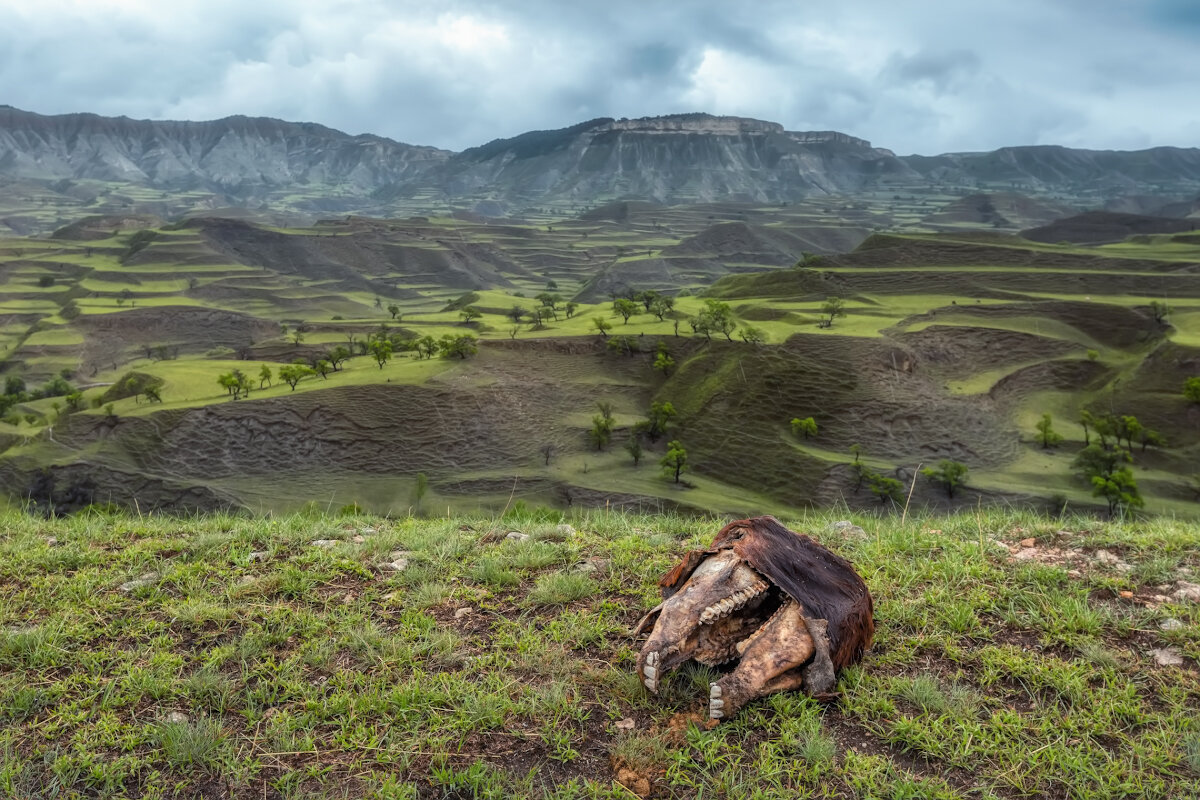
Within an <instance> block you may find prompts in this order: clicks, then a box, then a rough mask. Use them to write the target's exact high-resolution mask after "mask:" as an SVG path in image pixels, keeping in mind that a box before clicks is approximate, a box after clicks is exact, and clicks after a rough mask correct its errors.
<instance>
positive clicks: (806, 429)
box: [792, 417, 817, 439]
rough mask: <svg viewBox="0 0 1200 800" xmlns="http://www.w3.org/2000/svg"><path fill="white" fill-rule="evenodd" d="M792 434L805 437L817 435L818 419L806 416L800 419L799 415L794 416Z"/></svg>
mask: <svg viewBox="0 0 1200 800" xmlns="http://www.w3.org/2000/svg"><path fill="white" fill-rule="evenodd" d="M792 435H793V436H802V437H804V438H805V439H807V438H809V437H810V436H816V435H817V421H816V420H815V419H813V418H812V417H805V418H804V419H800V418H799V417H793V418H792Z"/></svg>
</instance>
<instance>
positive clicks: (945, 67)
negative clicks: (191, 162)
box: [0, 0, 1200, 154]
mask: <svg viewBox="0 0 1200 800" xmlns="http://www.w3.org/2000/svg"><path fill="white" fill-rule="evenodd" d="M746 6H749V7H750V8H752V9H753V10H752V11H747V10H746ZM1195 8H1196V6H1195V5H1194V4H1193V3H1191V2H1190V0H1090V1H1086V2H1085V0H1009V2H1007V3H989V4H986V5H985V4H982V3H974V2H962V0H910V1H909V2H901V3H897V2H894V0H893V1H891V2H889V1H888V0H860V1H859V2H854V3H840V4H833V3H826V4H814V3H797V2H794V0H786V1H785V0H759V2H756V3H754V4H732V3H728V2H716V1H715V0H693V1H692V2H688V3H674V2H666V0H637V1H636V2H635V0H605V2H592V0H581V2H578V3H563V2H561V0H492V1H491V2H485V1H484V0H473V1H472V0H449V2H447V1H445V0H441V1H438V2H434V1H432V0H425V2H417V1H416V0H320V1H319V2H317V1H316V0H254V2H246V1H245V0H236V1H235V0H205V1H204V2H195V1H194V0H172V2H170V3H162V2H160V0H38V2H37V3H30V2H27V0H0V103H8V104H10V105H14V106H17V107H19V108H25V109H28V110H31V111H38V112H41V113H66V112H71V111H94V112H96V113H100V114H106V115H120V114H124V115H127V116H131V117H139V118H142V117H144V118H156V119H213V118H217V117H222V116H227V115H231V114H246V115H251V116H272V117H280V118H283V119H289V120H295V121H312V122H319V123H322V124H325V125H329V126H331V127H334V128H339V129H341V130H345V131H348V132H350V133H363V132H370V133H377V134H380V135H383V136H388V137H391V138H394V139H398V140H401V141H406V142H410V143H414V144H431V145H437V146H440V147H446V148H450V149H455V150H458V149H462V148H464V147H469V146H472V145H476V144H481V143H483V142H485V141H487V140H489V139H493V138H497V137H503V136H512V135H515V134H517V133H520V132H523V131H526V130H532V129H538V128H557V127H563V126H566V125H570V124H573V123H575V122H579V121H581V120H584V119H590V118H593V117H600V116H613V117H622V116H628V117H633V116H643V115H656V114H666V113H676V112H683V111H708V112H711V113H717V114H738V115H744V116H753V117H758V118H761V119H769V120H773V121H776V122H781V123H783V124H784V125H785V126H786V127H787V128H789V129H793V130H810V129H818V130H829V129H832V130H841V131H845V132H846V133H850V134H853V135H855V136H861V137H863V138H867V139H870V140H872V141H873V142H874V143H875V144H877V145H879V146H883V147H890V148H892V149H894V150H896V151H897V152H900V153H912V152H919V153H927V154H931V153H939V152H946V151H961V150H984V149H992V148H995V147H1000V146H1004V145H1013V144H1065V145H1071V146H1077V147H1092V148H1120V149H1136V148H1142V147H1149V146H1154V145H1161V144H1174V145H1179V146H1197V145H1200V115H1197V114H1196V113H1195V98H1196V96H1197V90H1198V89H1200V13H1197V12H1196V11H1195V10H1194V9H1195Z"/></svg>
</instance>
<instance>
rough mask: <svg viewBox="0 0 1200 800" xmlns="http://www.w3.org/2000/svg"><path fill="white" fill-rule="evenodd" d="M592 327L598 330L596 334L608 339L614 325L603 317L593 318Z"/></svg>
mask: <svg viewBox="0 0 1200 800" xmlns="http://www.w3.org/2000/svg"><path fill="white" fill-rule="evenodd" d="M592 325H593V326H594V327H595V328H596V332H597V333H599V334H600V335H601V336H604V337H607V336H608V332H609V331H611V330H612V323H611V322H609V321H608V320H606V319H604V318H603V317H592Z"/></svg>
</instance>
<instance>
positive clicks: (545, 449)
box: [538, 443, 555, 467]
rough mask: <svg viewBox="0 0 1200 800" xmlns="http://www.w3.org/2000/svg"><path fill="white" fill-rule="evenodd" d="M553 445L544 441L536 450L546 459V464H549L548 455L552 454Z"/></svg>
mask: <svg viewBox="0 0 1200 800" xmlns="http://www.w3.org/2000/svg"><path fill="white" fill-rule="evenodd" d="M554 449H555V448H554V445H552V444H550V443H546V444H544V445H542V446H541V447H539V448H538V452H539V453H541V454H542V458H544V459H546V466H547V467H548V466H550V456H552V455H554Z"/></svg>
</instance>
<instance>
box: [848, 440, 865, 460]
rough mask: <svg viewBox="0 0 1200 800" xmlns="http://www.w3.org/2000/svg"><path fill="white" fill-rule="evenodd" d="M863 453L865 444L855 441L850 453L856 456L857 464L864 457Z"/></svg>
mask: <svg viewBox="0 0 1200 800" xmlns="http://www.w3.org/2000/svg"><path fill="white" fill-rule="evenodd" d="M862 454H863V446H862V445H861V444H857V443H855V444H852V445H850V455H852V456H854V463H855V464H857V463H858V459H859V458H861V457H862Z"/></svg>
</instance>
